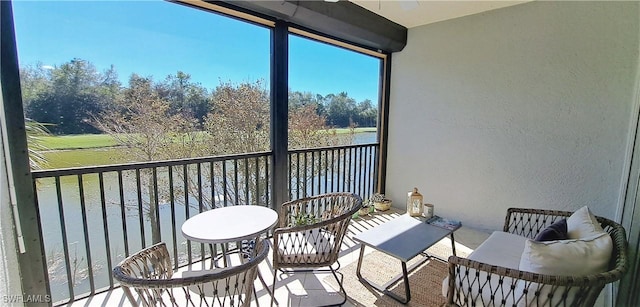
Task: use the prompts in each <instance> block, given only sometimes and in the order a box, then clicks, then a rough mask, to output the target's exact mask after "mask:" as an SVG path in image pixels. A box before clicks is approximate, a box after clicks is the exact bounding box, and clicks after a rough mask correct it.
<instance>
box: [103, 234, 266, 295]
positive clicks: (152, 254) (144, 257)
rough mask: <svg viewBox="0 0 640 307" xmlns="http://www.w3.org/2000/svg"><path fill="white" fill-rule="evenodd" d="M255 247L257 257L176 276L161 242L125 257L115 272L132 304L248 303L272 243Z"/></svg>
mask: <svg viewBox="0 0 640 307" xmlns="http://www.w3.org/2000/svg"><path fill="white" fill-rule="evenodd" d="M256 249H257V251H256V253H255V256H253V257H252V258H249V259H245V260H244V262H243V263H242V264H240V265H238V266H232V267H226V268H216V269H213V270H202V271H184V272H180V275H181V276H180V277H176V276H177V275H178V273H174V272H173V271H172V266H171V260H170V257H169V253H168V251H167V247H166V245H165V243H158V244H156V245H153V246H151V247H148V248H146V249H144V250H142V251H140V252H138V253H136V254H134V255H131V256H129V257H128V258H126V259H125V260H123V261H122V262H121V263H120V264H119V265H118V266H117V267H116V268H114V269H113V275H114V277H115V278H116V279H117V280H118V281H119V282H120V285H121V286H122V288H123V290H124V291H125V294H126V295H127V298H128V299H129V301H130V302H131V304H132V305H133V306H139V305H140V306H249V305H250V303H251V295H252V293H253V283H254V281H255V279H256V277H257V269H258V264H259V263H260V262H262V261H263V260H264V259H265V258H266V256H267V254H268V252H269V245H268V244H266V242H264V241H260V242H258V244H257V245H256ZM131 290H133V291H131ZM133 293H135V294H137V295H136V296H134V295H133Z"/></svg>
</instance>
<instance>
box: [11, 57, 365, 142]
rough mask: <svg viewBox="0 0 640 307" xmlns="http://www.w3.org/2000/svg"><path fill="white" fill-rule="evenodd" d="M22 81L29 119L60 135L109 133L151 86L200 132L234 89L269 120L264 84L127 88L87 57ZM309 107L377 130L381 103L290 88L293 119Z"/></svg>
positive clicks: (183, 78)
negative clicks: (109, 119) (111, 119)
mask: <svg viewBox="0 0 640 307" xmlns="http://www.w3.org/2000/svg"><path fill="white" fill-rule="evenodd" d="M20 78H21V84H22V97H23V104H24V110H25V116H26V117H27V118H29V119H30V120H33V121H36V122H39V123H43V124H45V125H47V128H48V129H49V130H50V131H51V133H53V134H56V135H66V134H86V133H104V132H105V130H104V128H105V127H104V125H101V124H100V121H101V118H103V117H105V115H106V114H113V113H114V112H115V113H119V114H122V112H123V108H125V109H126V107H127V106H126V103H131V100H130V99H135V97H134V96H135V95H134V96H131V95H132V92H136V91H137V92H138V93H140V91H142V90H143V89H142V88H141V87H142V86H144V87H146V88H145V89H144V91H147V92H146V94H147V95H151V96H152V97H155V98H154V99H156V100H160V101H163V103H166V106H167V108H166V110H165V111H166V112H165V113H166V114H164V115H166V116H167V119H168V118H170V117H174V116H183V117H185V118H190V119H193V120H194V122H193V123H192V124H193V127H192V128H194V129H197V130H203V129H206V126H205V125H206V124H207V119H208V118H212V117H215V115H216V114H218V115H219V114H220V113H219V112H217V111H218V110H221V109H222V108H224V103H225V102H224V101H222V100H223V99H228V98H229V97H228V96H229V94H230V93H229V90H233V91H236V92H238V91H240V92H242V91H243V88H244V89H245V90H246V89H249V90H250V91H249V92H251V93H254V94H256V95H258V96H261V97H260V100H261V102H262V103H266V104H267V106H266V109H264V106H258V107H259V109H261V110H260V111H261V112H264V115H265V116H267V117H268V115H269V109H268V101H269V100H268V97H269V95H268V91H267V90H266V89H265V88H264V84H263V82H262V81H259V80H258V81H255V82H244V83H240V84H232V83H230V82H227V83H225V82H221V83H220V85H218V86H217V87H216V88H213V89H208V88H206V87H205V86H203V85H202V84H200V83H198V82H196V81H194V80H192V78H191V76H190V75H189V74H188V73H186V72H182V71H178V72H176V73H175V74H171V75H168V76H166V77H165V78H164V79H162V80H154V79H153V77H152V76H141V75H138V74H132V75H131V76H130V77H129V80H128V84H126V85H123V84H122V83H121V82H120V81H119V78H118V73H117V71H116V69H115V67H114V66H111V67H110V68H109V69H106V70H104V71H98V70H97V69H96V67H95V65H93V64H92V63H91V62H89V61H86V60H83V59H72V60H70V61H69V62H66V63H63V64H61V65H58V66H54V67H51V66H48V67H43V65H42V64H41V63H35V64H31V65H26V66H24V67H22V68H21V69H20ZM244 92H245V94H247V93H249V92H247V91H244ZM258 92H259V93H258ZM225 95H226V96H227V97H225ZM138 98H140V97H138ZM237 98H238V99H239V101H238V103H239V105H236V106H235V107H234V110H236V111H238V112H240V113H241V112H242V109H246V108H249V107H252V106H250V105H242V99H243V97H237ZM245 98H247V97H245ZM254 98H255V97H254ZM127 99H129V100H127ZM124 101H126V102H125V103H123V102H124ZM254 107H255V106H254ZM310 109H313V112H314V113H315V115H316V116H319V117H320V118H323V119H324V120H325V124H326V126H328V127H336V128H344V127H354V126H359V127H373V126H376V122H377V116H378V111H377V106H376V104H374V103H373V102H371V101H370V100H364V101H361V102H356V101H355V99H353V98H351V97H349V96H348V94H347V93H346V92H341V93H337V94H328V95H326V96H323V95H320V94H313V93H310V92H299V91H291V90H289V111H290V116H291V114H293V113H296V112H301V111H302V110H306V111H305V112H307V113H308V112H309V110H310ZM209 123H211V121H210V122H209ZM290 123H291V121H290ZM293 124H294V125H295V123H293ZM101 126H102V127H101Z"/></svg>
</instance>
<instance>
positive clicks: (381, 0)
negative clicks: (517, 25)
mask: <svg viewBox="0 0 640 307" xmlns="http://www.w3.org/2000/svg"><path fill="white" fill-rule="evenodd" d="M349 1H351V2H353V3H355V4H357V5H359V6H361V7H363V8H365V9H367V10H369V11H371V12H374V13H376V14H378V15H380V16H382V17H385V18H387V19H389V20H391V21H393V22H395V23H398V24H401V25H403V26H405V27H407V28H413V27H417V26H421V25H425V24H429V23H434V22H438V21H442V20H447V19H452V18H457V17H462V16H467V15H472V14H476V13H480V12H484V11H489V10H495V9H499V8H503V7H507V6H512V5H516V4H521V3H526V2H529V1H531V0H525V1H507V0H501V1H480V0H472V1H425V0H349Z"/></svg>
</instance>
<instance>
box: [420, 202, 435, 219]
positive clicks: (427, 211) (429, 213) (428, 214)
mask: <svg viewBox="0 0 640 307" xmlns="http://www.w3.org/2000/svg"><path fill="white" fill-rule="evenodd" d="M422 216H423V217H425V218H428V219H430V218H432V217H433V205H432V204H424V211H423V212H422Z"/></svg>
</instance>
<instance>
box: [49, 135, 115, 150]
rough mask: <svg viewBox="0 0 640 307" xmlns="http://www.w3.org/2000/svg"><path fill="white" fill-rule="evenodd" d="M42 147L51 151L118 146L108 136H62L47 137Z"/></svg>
mask: <svg viewBox="0 0 640 307" xmlns="http://www.w3.org/2000/svg"><path fill="white" fill-rule="evenodd" d="M41 138H42V145H43V146H44V147H45V148H48V149H51V150H62V149H82V148H102V147H109V146H115V145H118V143H117V142H116V140H115V139H114V138H113V137H112V136H111V135H108V134H79V135H62V136H45V137H41Z"/></svg>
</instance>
